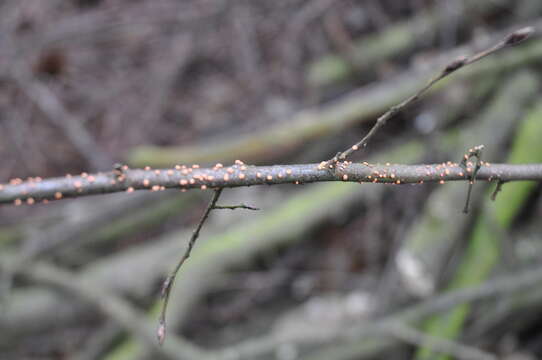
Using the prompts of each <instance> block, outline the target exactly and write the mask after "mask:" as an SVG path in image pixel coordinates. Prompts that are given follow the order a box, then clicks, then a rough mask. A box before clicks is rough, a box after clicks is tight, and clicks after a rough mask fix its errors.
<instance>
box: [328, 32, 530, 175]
mask: <svg viewBox="0 0 542 360" xmlns="http://www.w3.org/2000/svg"><path fill="white" fill-rule="evenodd" d="M533 32H534V29H533V28H532V27H525V28H522V29H520V30H517V31H515V32H513V33H511V34H510V35H508V36H506V38H504V39H503V40H501V41H500V42H499V43H497V44H496V45H494V46H492V47H490V48H489V49H486V50H483V51H480V52H478V53H476V54H474V55H472V56H469V57H467V56H460V57H458V58H457V59H455V60H453V61H452V62H450V63H449V64H448V65H446V66H445V67H444V68H443V69H442V70H441V71H440V73H438V74H437V75H436V76H434V77H433V78H432V79H431V80H429V81H428V82H427V84H426V85H425V86H423V87H422V88H421V89H420V90H418V91H417V92H416V93H414V94H413V95H411V96H410V97H408V98H407V99H405V100H403V101H402V102H400V103H399V104H397V105H394V106H392V107H391V108H390V109H389V110H388V111H386V112H385V113H384V114H382V115H381V116H380V117H379V118H378V119H377V120H376V123H375V124H374V125H373V127H372V128H371V130H369V132H368V133H367V135H365V136H364V137H363V138H362V139H361V140H360V141H358V142H357V143H355V144H354V145H352V146H351V147H350V148H348V149H346V150H344V151H343V152H340V153H338V154H337V155H335V156H334V157H333V158H332V159H330V160H328V161H325V162H322V163H321V164H320V166H321V167H322V168H326V169H334V168H335V167H336V164H337V162H338V161H341V160H345V159H346V158H347V157H348V156H350V154H352V153H353V152H355V151H357V150H360V149H363V148H365V147H366V146H367V144H368V143H369V141H370V140H371V139H372V138H373V137H374V136H375V134H376V133H377V132H378V131H379V130H380V129H381V128H382V127H383V126H384V125H385V124H386V122H387V121H388V120H389V119H391V118H392V117H393V116H395V115H396V114H397V113H398V112H400V111H401V110H403V109H404V108H406V107H407V106H409V105H410V104H412V103H414V102H415V101H416V100H418V99H419V98H420V97H421V96H422V95H424V94H425V93H426V92H427V91H428V90H429V89H431V88H432V87H433V85H435V84H436V83H437V82H439V81H440V80H442V79H444V78H445V77H447V76H449V75H450V74H452V73H454V72H456V71H457V70H459V69H461V68H464V67H465V66H467V65H470V64H473V63H475V62H477V61H479V60H481V59H483V58H485V57H486V56H489V55H491V54H494V53H495V52H497V51H499V50H501V49H503V48H505V47H508V46H514V45H517V44H519V43H520V42H522V41H524V40H526V39H527V38H528V37H529V36H531V34H532V33H533Z"/></svg>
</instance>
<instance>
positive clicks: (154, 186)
mask: <svg viewBox="0 0 542 360" xmlns="http://www.w3.org/2000/svg"><path fill="white" fill-rule="evenodd" d="M339 164H340V165H339V166H338V167H337V171H336V172H335V173H332V172H330V171H327V170H325V169H319V167H318V166H319V164H304V165H274V166H247V165H239V164H238V165H233V166H231V167H222V166H215V167H213V168H201V169H200V168H198V167H197V166H196V168H194V167H190V168H187V167H180V166H178V167H177V168H175V169H157V170H152V169H148V170H145V169H133V170H131V169H125V170H123V171H121V172H120V171H117V170H115V171H112V172H106V173H97V174H86V173H83V174H81V175H79V176H71V175H67V176H66V177H62V178H50V179H41V178H30V179H27V180H25V181H23V180H21V179H12V180H11V181H10V183H9V184H5V185H0V204H6V203H14V204H15V205H21V204H23V203H26V204H30V205H31V204H34V203H36V202H45V203H47V202H48V201H51V200H60V199H62V198H73V197H81V196H87V195H96V194H107V193H114V192H122V191H126V192H133V191H135V190H150V191H160V190H165V189H172V188H173V189H181V190H182V191H186V190H189V189H202V190H205V189H218V188H233V187H242V186H252V185H277V184H306V183H313V182H323V181H348V182H360V183H364V182H366V183H371V182H372V183H388V184H413V183H424V182H440V183H444V182H446V181H458V180H462V181H469V180H471V172H472V171H473V170H474V164H472V163H468V164H467V168H466V169H464V168H462V167H461V166H459V164H458V163H452V162H447V163H441V164H420V165H401V164H389V163H387V164H369V163H348V162H345V163H339ZM476 179H477V180H479V181H501V182H502V181H518V180H533V181H542V164H521V165H512V164H489V163H486V162H484V163H483V164H482V166H481V168H480V169H479V171H478V172H477V174H476Z"/></svg>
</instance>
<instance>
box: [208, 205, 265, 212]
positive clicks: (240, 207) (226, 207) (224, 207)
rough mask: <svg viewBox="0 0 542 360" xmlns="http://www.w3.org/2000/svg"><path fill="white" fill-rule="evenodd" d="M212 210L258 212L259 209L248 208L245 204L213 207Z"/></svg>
mask: <svg viewBox="0 0 542 360" xmlns="http://www.w3.org/2000/svg"><path fill="white" fill-rule="evenodd" d="M214 209H217V210H235V209H245V210H254V211H258V210H260V209H259V208H255V207H252V206H248V205H245V204H239V205H224V206H219V205H217V206H215V207H214Z"/></svg>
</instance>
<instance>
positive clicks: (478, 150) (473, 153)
mask: <svg viewBox="0 0 542 360" xmlns="http://www.w3.org/2000/svg"><path fill="white" fill-rule="evenodd" d="M483 149H484V145H478V146H475V147H474V148H472V149H469V152H468V153H467V154H465V156H464V157H463V159H462V160H461V163H460V164H459V165H460V166H461V167H462V168H464V169H465V171H467V172H470V173H471V174H470V180H469V187H468V190H467V200H466V201H465V207H464V208H463V213H464V214H468V213H469V203H470V196H471V193H472V187H473V185H474V182H475V181H476V175H477V174H478V171H479V170H480V167H481V166H482V150H483ZM472 157H474V158H475V159H476V163H475V165H474V168H470V167H469V163H468V161H469V159H470V158H472Z"/></svg>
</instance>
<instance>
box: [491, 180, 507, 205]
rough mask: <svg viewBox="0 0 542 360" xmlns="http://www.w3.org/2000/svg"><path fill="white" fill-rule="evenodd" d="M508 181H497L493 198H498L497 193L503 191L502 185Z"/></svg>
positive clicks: (493, 199)
mask: <svg viewBox="0 0 542 360" xmlns="http://www.w3.org/2000/svg"><path fill="white" fill-rule="evenodd" d="M505 182H506V181H503V180H498V181H497V187H495V190H494V191H493V194H491V200H492V201H495V200H496V199H497V195H498V194H499V193H500V192H501V190H502V186H503V185H504V183H505Z"/></svg>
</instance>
